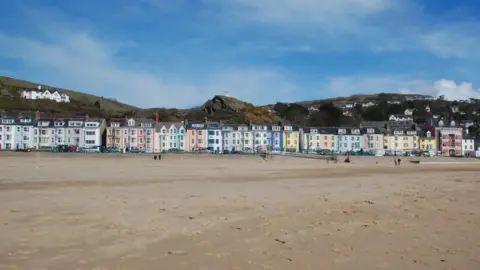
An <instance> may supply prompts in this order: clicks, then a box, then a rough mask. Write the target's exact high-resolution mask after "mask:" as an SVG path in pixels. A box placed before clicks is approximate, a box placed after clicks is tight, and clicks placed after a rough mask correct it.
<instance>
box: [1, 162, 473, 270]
mask: <svg viewBox="0 0 480 270" xmlns="http://www.w3.org/2000/svg"><path fill="white" fill-rule="evenodd" d="M402 160H403V161H402V165H401V166H397V167H396V166H394V164H393V158H390V157H353V158H352V163H351V164H343V163H338V164H333V163H330V164H327V163H326V162H325V161H321V160H312V159H301V158H291V157H277V156H276V157H274V158H273V159H272V160H267V161H263V160H262V159H261V158H259V157H257V156H252V157H250V156H224V157H220V156H211V155H190V154H188V155H187V154H185V155H175V154H171V155H167V156H165V158H164V159H163V160H162V161H154V160H153V159H152V157H151V156H127V155H124V156H122V155H101V154H98V155H82V154H49V153H0V170H1V174H0V269H62V270H64V269H175V270H184V269H205V270H207V269H208V270H214V269H239V270H240V269H349V270H350V269H394V270H400V269H401V270H404V269H435V270H437V269H458V270H460V269H461V270H470V269H471V270H478V269H480V162H476V163H474V162H473V160H468V161H472V162H464V161H466V160H465V159H458V160H457V159H454V161H460V162H459V164H447V163H445V164H431V165H429V164H412V163H409V162H408V160H407V158H402ZM432 160H436V161H448V159H442V158H434V159H432ZM462 162H463V163H462Z"/></svg>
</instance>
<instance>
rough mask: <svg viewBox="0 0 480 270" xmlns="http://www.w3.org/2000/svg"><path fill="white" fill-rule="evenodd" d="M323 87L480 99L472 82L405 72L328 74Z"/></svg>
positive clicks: (479, 91)
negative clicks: (348, 75) (342, 75)
mask: <svg viewBox="0 0 480 270" xmlns="http://www.w3.org/2000/svg"><path fill="white" fill-rule="evenodd" d="M320 89H322V90H326V91H327V92H328V93H329V94H330V95H331V96H338V95H339V93H341V94H342V95H353V94H358V93H362V94H374V93H404V94H423V95H431V96H434V97H438V96H440V95H444V96H445V99H447V100H462V99H469V98H477V99H480V89H475V88H473V85H472V83H469V82H462V83H460V84H457V83H456V82H455V81H452V80H447V79H440V80H437V81H435V82H431V81H426V80H421V79H415V78H411V77H408V76H377V77H375V76H359V77H335V78H330V79H329V80H328V81H327V82H326V83H325V84H324V85H322V86H321V88H320Z"/></svg>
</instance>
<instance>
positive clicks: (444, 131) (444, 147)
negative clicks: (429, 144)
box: [435, 120, 463, 156]
mask: <svg viewBox="0 0 480 270" xmlns="http://www.w3.org/2000/svg"><path fill="white" fill-rule="evenodd" d="M435 130H436V134H435V139H436V142H437V149H438V151H439V152H441V154H442V155H444V156H451V155H456V156H460V155H462V136H463V129H462V128H461V127H456V123H455V121H450V122H449V121H446V120H440V121H438V123H437V126H436V127H435Z"/></svg>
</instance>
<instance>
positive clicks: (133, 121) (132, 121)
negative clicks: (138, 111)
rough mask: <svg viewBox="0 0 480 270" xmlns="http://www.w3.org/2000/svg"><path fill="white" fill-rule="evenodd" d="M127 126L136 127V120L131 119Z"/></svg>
mask: <svg viewBox="0 0 480 270" xmlns="http://www.w3.org/2000/svg"><path fill="white" fill-rule="evenodd" d="M127 124H128V126H130V127H131V126H134V125H135V120H133V119H130V120H128V123H127Z"/></svg>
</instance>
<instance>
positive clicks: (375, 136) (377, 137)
mask: <svg viewBox="0 0 480 270" xmlns="http://www.w3.org/2000/svg"><path fill="white" fill-rule="evenodd" d="M363 133H364V140H365V142H364V145H365V149H368V150H370V151H373V152H377V151H379V150H383V149H384V145H383V141H384V139H383V133H382V132H380V130H379V129H378V128H364V129H363Z"/></svg>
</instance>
